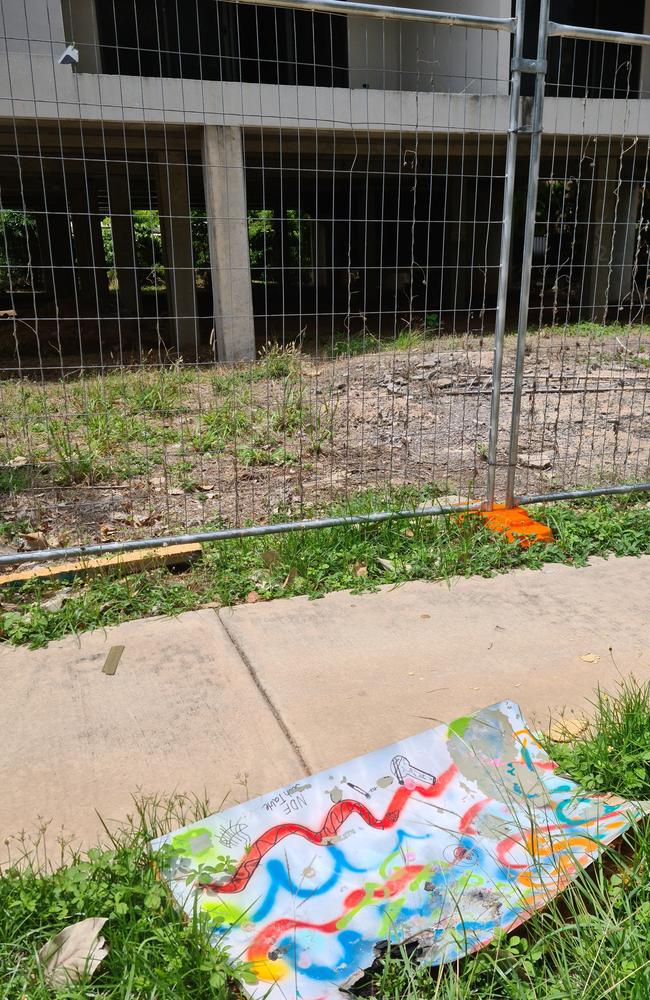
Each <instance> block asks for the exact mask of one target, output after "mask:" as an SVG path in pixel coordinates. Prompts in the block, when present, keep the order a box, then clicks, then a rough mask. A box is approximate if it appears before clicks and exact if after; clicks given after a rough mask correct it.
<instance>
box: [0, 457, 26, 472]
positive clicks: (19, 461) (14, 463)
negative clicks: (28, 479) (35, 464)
mask: <svg viewBox="0 0 650 1000" xmlns="http://www.w3.org/2000/svg"><path fill="white" fill-rule="evenodd" d="M28 462H29V459H28V458H26V457H25V455H16V457H15V458H10V459H9V461H8V462H5V465H6V466H7V468H8V469H20V468H21V466H23V465H27V464H28Z"/></svg>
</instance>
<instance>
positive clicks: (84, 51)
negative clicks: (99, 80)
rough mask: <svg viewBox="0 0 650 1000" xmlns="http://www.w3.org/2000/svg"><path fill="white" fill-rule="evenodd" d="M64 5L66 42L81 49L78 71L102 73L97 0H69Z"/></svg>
mask: <svg viewBox="0 0 650 1000" xmlns="http://www.w3.org/2000/svg"><path fill="white" fill-rule="evenodd" d="M62 7H63V24H64V28H65V38H66V42H68V43H70V42H72V41H74V43H75V45H76V46H77V48H78V50H79V63H78V65H77V72H78V73H101V71H102V70H101V54H100V48H99V31H98V29H97V8H96V0H67V2H66V3H64V4H63V5H62Z"/></svg>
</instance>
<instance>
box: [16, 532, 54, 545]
mask: <svg viewBox="0 0 650 1000" xmlns="http://www.w3.org/2000/svg"><path fill="white" fill-rule="evenodd" d="M20 537H21V539H22V541H23V544H24V546H25V548H26V549H46V548H47V547H48V544H47V538H46V537H45V535H44V534H43V532H42V531H28V532H26V534H24V535H21V536H20Z"/></svg>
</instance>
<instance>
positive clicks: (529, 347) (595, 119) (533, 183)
mask: <svg viewBox="0 0 650 1000" xmlns="http://www.w3.org/2000/svg"><path fill="white" fill-rule="evenodd" d="M536 54H537V58H538V60H540V61H542V60H543V61H544V64H545V65H547V66H548V69H547V72H546V73H545V74H538V75H537V77H536V84H537V89H536V91H535V96H534V99H533V108H532V112H531V133H532V134H531V139H530V172H529V181H528V192H527V207H526V221H525V235H524V245H523V257H522V265H521V281H520V282H516V284H518V285H519V287H520V302H519V320H518V342H517V351H516V360H515V380H514V385H513V404H512V424H511V428H510V433H509V440H508V437H504V438H502V439H501V444H500V446H501V457H502V459H503V461H504V462H505V463H506V464H507V468H508V474H507V487H506V499H507V501H508V503H513V502H515V501H516V498H517V497H518V496H519V497H531V496H533V497H534V496H537V497H540V496H541V497H544V496H549V495H551V496H552V495H555V494H558V493H559V494H560V495H562V496H565V497H568V496H571V495H572V494H576V493H577V494H580V493H583V492H585V491H587V492H596V493H601V492H602V493H607V492H621V491H622V488H623V489H625V488H632V487H634V486H640V487H644V488H645V489H649V488H650V414H649V413H648V400H649V388H650V331H649V329H648V325H647V307H648V280H649V276H650V274H649V270H648V265H649V263H650V256H649V252H648V251H649V249H650V243H649V240H648V236H649V222H650V203H649V202H648V200H647V198H646V186H647V180H648V156H649V152H650V148H649V133H650V111H649V107H650V103H649V101H648V98H649V97H650V94H649V93H648V88H649V87H650V36H647V35H642V34H630V33H625V32H622V31H615V30H604V29H593V28H590V27H576V26H570V25H563V24H557V23H554V22H552V21H549V20H548V3H547V2H545V0H544V2H543V3H542V10H541V16H540V22H539V37H538V51H537V53H536ZM522 151H523V150H522ZM536 175H537V176H536Z"/></svg>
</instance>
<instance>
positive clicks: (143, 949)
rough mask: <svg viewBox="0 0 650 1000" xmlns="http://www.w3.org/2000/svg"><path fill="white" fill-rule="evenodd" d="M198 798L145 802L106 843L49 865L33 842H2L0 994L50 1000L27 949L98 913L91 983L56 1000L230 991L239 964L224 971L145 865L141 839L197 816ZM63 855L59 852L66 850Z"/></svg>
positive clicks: (198, 923)
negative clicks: (99, 937)
mask: <svg viewBox="0 0 650 1000" xmlns="http://www.w3.org/2000/svg"><path fill="white" fill-rule="evenodd" d="M207 809H208V807H207V804H206V803H199V802H195V801H193V800H190V799H187V798H184V797H181V796H176V797H175V798H174V799H172V800H171V801H167V802H166V803H156V802H152V801H149V802H148V803H144V804H143V805H141V806H140V807H139V809H138V812H137V814H136V815H135V817H134V819H133V820H132V821H131V822H130V823H128V824H127V825H126V826H125V827H124V829H122V830H121V831H118V832H117V833H114V834H113V835H112V843H111V844H110V846H109V848H108V849H106V848H96V849H93V850H90V851H89V852H88V854H87V855H81V854H75V855H74V856H73V858H72V860H71V861H70V860H68V863H66V864H62V863H57V862H56V859H52V858H51V857H50V858H48V857H47V856H45V855H44V854H43V853H42V845H43V838H41V840H40V842H38V841H37V844H36V849H35V848H34V846H33V845H23V846H21V845H20V843H18V845H16V844H14V845H12V847H13V850H12V853H13V855H14V863H13V864H12V865H10V866H9V867H8V868H6V869H5V870H4V871H3V872H2V873H0V983H1V984H2V986H1V987H0V995H2V997H3V998H6V1000H27V998H29V1000H51V997H52V996H53V993H52V991H51V990H50V989H49V988H48V987H47V985H46V984H45V983H44V981H43V978H42V975H41V974H40V973H39V969H38V965H37V962H36V959H35V954H36V952H37V951H38V949H39V948H40V947H41V946H42V945H43V944H44V943H45V941H47V940H48V938H50V937H52V936H53V935H54V934H56V933H58V932H59V931H60V930H61V929H62V928H63V927H65V926H66V925H67V924H70V923H74V922H76V921H78V920H82V919H84V918H85V917H91V916H92V917H100V916H106V917H108V922H107V924H106V925H105V927H104V930H103V932H102V933H103V935H104V937H105V938H106V939H107V941H108V942H109V946H110V947H109V952H108V955H107V957H106V958H105V959H104V961H103V962H102V965H101V968H100V970H99V971H98V972H97V973H96V975H95V976H94V977H93V979H92V983H90V982H88V981H81V982H79V983H78V984H75V985H70V986H68V987H66V988H64V989H62V990H60V991H58V992H57V994H56V995H57V997H59V998H60V1000H87V998H89V997H97V998H101V1000H127V998H129V1000H136V998H137V1000H140V998H142V1000H144V998H147V1000H153V998H156V1000H200V998H201V1000H202V998H207V997H214V998H222V997H223V998H225V997H233V996H234V995H235V991H234V986H235V984H236V982H237V981H238V978H239V976H240V975H246V972H245V969H244V968H243V967H242V969H241V971H237V970H233V969H232V968H231V967H230V966H229V965H228V964H227V963H226V961H225V958H224V955H223V952H222V951H221V950H220V949H218V948H216V949H215V948H212V947H211V946H210V945H209V943H208V934H207V932H206V925H205V920H204V918H202V917H201V916H199V915H197V916H196V917H195V918H194V919H190V920H189V921H185V920H184V919H183V918H182V916H181V914H180V913H179V912H178V911H177V910H176V909H175V908H174V907H173V906H172V904H171V903H170V901H169V896H168V894H167V891H166V889H165V887H164V885H163V884H162V883H161V882H160V881H159V879H158V877H157V872H156V869H155V867H154V866H153V864H152V857H151V853H150V850H149V846H148V845H149V841H150V840H151V838H152V837H154V836H157V835H159V834H161V833H163V832H166V831H167V830H169V829H170V826H171V827H174V826H177V825H181V824H183V823H186V822H191V821H192V820H193V819H195V818H199V817H200V816H204V815H205V814H206V810H207ZM66 853H67V852H66Z"/></svg>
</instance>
